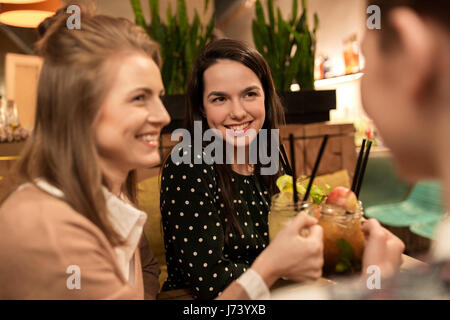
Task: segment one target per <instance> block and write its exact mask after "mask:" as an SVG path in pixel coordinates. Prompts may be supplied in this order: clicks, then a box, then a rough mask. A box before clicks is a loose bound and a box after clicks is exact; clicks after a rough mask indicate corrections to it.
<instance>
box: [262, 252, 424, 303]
mask: <svg viewBox="0 0 450 320" xmlns="http://www.w3.org/2000/svg"><path fill="white" fill-rule="evenodd" d="M402 258H403V263H402V265H401V266H400V272H402V271H405V270H411V269H415V268H420V267H424V266H426V265H427V264H426V263H425V262H423V261H420V260H417V259H415V258H412V257H410V256H407V255H405V254H403V255H402ZM344 279H346V278H344V277H342V280H344ZM339 280H340V279H333V280H330V279H326V278H320V279H318V280H316V281H310V282H301V283H294V282H292V281H285V280H278V281H277V282H276V283H275V284H274V285H273V286H272V287H271V288H270V293H271V296H272V299H282V300H284V299H299V300H301V299H303V298H304V299H321V298H320V297H319V294H320V293H318V291H316V290H315V289H317V288H319V287H323V286H330V285H339V283H340V282H339ZM346 280H348V278H347V279H346ZM308 285H309V287H308V289H307V290H308V291H307V292H306V291H304V292H302V293H300V294H298V292H299V291H300V290H301V289H304V288H305V286H308ZM310 289H311V290H310ZM302 291H303V290H302Z"/></svg>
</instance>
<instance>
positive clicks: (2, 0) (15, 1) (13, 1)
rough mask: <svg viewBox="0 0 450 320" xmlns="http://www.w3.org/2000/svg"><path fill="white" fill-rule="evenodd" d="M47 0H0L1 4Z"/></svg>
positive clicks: (42, 0)
mask: <svg viewBox="0 0 450 320" xmlns="http://www.w3.org/2000/svg"><path fill="white" fill-rule="evenodd" d="M44 1H45V0H0V4H2V3H14V4H26V3H36V2H44Z"/></svg>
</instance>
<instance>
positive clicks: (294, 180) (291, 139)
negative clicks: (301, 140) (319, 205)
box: [289, 133, 298, 209]
mask: <svg viewBox="0 0 450 320" xmlns="http://www.w3.org/2000/svg"><path fill="white" fill-rule="evenodd" d="M289 146H290V148H291V165H292V167H291V169H292V188H293V189H294V205H295V206H296V207H295V208H296V209H297V203H298V193H297V173H296V170H295V148H294V135H293V134H292V133H291V134H290V135H289Z"/></svg>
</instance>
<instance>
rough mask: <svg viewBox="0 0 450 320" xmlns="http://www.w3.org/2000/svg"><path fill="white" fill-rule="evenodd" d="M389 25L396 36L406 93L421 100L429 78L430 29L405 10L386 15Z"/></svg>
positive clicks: (414, 14)
mask: <svg viewBox="0 0 450 320" xmlns="http://www.w3.org/2000/svg"><path fill="white" fill-rule="evenodd" d="M389 22H390V24H391V25H392V26H393V28H394V30H395V32H396V33H397V36H398V37H397V39H398V41H399V43H397V44H395V45H396V46H397V48H398V49H399V50H400V54H401V59H402V61H403V65H404V68H403V70H402V72H403V73H404V74H403V77H404V80H405V83H406V90H407V92H408V94H410V95H411V96H412V97H414V99H422V97H423V95H424V94H426V92H424V90H427V86H428V83H429V81H430V79H431V77H432V76H433V72H434V71H433V69H434V68H433V65H434V63H435V62H434V59H433V52H434V50H435V48H434V42H433V37H434V35H433V33H432V29H431V28H430V27H429V26H428V25H427V23H426V21H425V20H423V19H422V18H421V17H420V16H419V15H417V14H416V13H415V12H414V11H413V10H411V9H408V8H396V9H394V10H392V12H391V13H390V15H389Z"/></svg>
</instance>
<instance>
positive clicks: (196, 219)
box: [160, 160, 270, 299]
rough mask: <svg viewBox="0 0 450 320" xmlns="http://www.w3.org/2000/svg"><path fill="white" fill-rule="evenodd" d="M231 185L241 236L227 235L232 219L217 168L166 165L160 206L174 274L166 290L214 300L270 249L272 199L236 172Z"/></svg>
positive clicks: (255, 182)
mask: <svg viewBox="0 0 450 320" xmlns="http://www.w3.org/2000/svg"><path fill="white" fill-rule="evenodd" d="M163 178H164V179H163ZM232 180H233V181H232V182H230V183H233V185H234V187H235V192H234V196H233V198H232V202H233V206H234V209H235V212H236V219H237V221H238V223H239V226H240V228H241V229H242V233H240V232H239V231H237V230H235V228H232V229H231V230H230V231H228V232H227V233H225V228H226V225H227V221H228V220H229V219H227V217H226V215H225V214H224V209H223V208H224V205H223V202H222V197H221V193H220V191H219V187H218V183H217V181H218V178H217V171H216V167H215V166H214V165H206V164H194V165H189V164H183V163H181V164H179V165H178V166H177V165H175V164H174V163H172V162H171V161H170V160H169V161H168V162H167V166H165V167H164V169H163V172H162V178H161V202H160V204H161V214H162V224H163V230H164V242H165V247H166V261H167V268H168V274H169V277H168V279H167V281H166V283H165V284H164V287H163V289H164V290H170V289H178V288H186V287H190V288H191V289H192V290H193V294H194V295H195V296H196V297H197V298H200V299H213V298H215V297H217V295H218V294H219V292H222V291H223V290H224V289H225V288H226V287H227V286H228V285H229V284H230V283H231V282H232V281H233V280H235V279H237V278H238V277H239V276H240V275H241V274H242V273H243V272H245V270H247V269H248V268H249V267H250V265H251V263H252V262H253V261H254V260H255V259H256V257H257V256H258V255H259V254H260V253H261V251H262V250H263V248H265V247H266V246H267V245H268V243H269V238H268V225H267V218H268V213H269V207H270V203H269V196H268V194H263V193H262V192H261V191H260V190H265V189H264V188H263V184H262V182H261V181H259V179H258V178H257V177H256V176H243V175H239V174H237V173H233V178H232ZM178 189H179V190H178ZM255 191H256V192H255ZM221 209H222V211H221ZM238 212H240V213H241V214H239V215H238V214H237V213H238ZM226 235H227V237H226ZM225 238H228V242H227V241H225ZM187 271H189V272H187Z"/></svg>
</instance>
